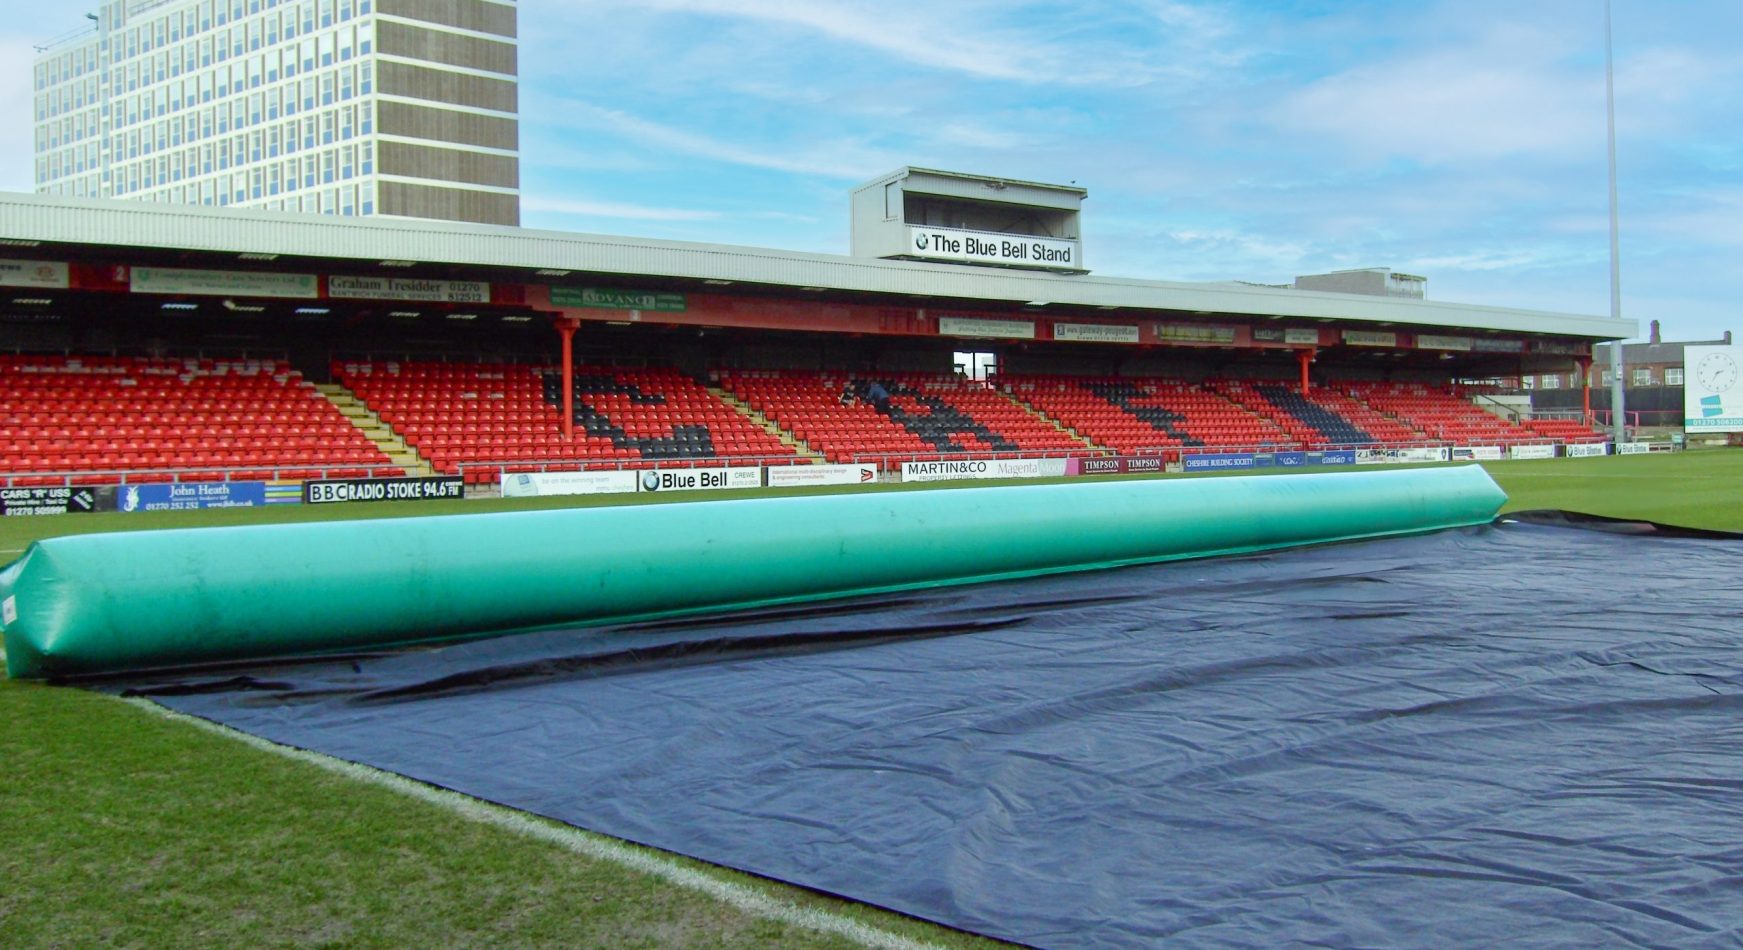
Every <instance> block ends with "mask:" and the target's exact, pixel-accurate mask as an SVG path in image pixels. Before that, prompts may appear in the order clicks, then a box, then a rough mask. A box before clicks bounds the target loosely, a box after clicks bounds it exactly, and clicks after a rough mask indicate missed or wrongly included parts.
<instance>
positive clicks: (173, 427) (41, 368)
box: [0, 356, 403, 486]
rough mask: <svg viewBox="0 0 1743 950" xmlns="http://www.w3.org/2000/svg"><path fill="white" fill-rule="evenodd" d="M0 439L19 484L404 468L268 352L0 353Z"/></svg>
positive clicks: (0, 463) (6, 469) (11, 479)
mask: <svg viewBox="0 0 1743 950" xmlns="http://www.w3.org/2000/svg"><path fill="white" fill-rule="evenodd" d="M0 437H3V438H4V440H5V442H6V443H7V446H8V447H7V449H6V451H5V453H4V454H3V455H0V479H4V480H5V481H6V483H7V484H11V485H15V486H32V485H59V484H66V483H69V482H70V483H71V484H78V485H105V484H118V483H120V482H122V481H124V480H125V481H128V482H172V481H183V482H193V481H221V480H225V479H269V478H286V479H294V478H316V477H321V476H330V477H361V476H366V475H379V476H386V475H398V474H403V470H401V469H399V468H397V467H395V466H393V465H392V464H391V463H390V461H389V459H388V458H387V456H386V455H384V454H383V453H382V452H381V450H380V449H379V448H378V447H377V446H376V445H375V443H373V442H371V441H370V440H369V439H368V438H367V437H366V436H365V435H364V434H363V433H362V432H361V431H359V430H358V429H357V428H356V427H355V426H353V425H351V423H350V422H348V421H347V420H346V419H345V417H344V416H343V415H342V414H341V413H340V412H339V411H338V409H337V408H335V407H334V406H333V404H332V403H330V402H328V401H327V400H326V399H325V398H323V397H322V396H321V394H320V393H319V392H317V391H316V390H315V388H314V387H313V386H311V385H310V384H309V383H307V382H305V381H304V380H303V378H302V375H301V374H300V373H298V372H297V371H296V370H294V369H291V368H290V366H289V365H288V364H287V363H284V362H282V361H278V360H270V359H265V360H256V359H240V358H239V359H233V360H221V359H216V360H215V359H152V358H145V357H129V356H0ZM20 473H28V474H20Z"/></svg>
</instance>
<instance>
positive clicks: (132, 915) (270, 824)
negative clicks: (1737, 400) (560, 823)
mask: <svg viewBox="0 0 1743 950" xmlns="http://www.w3.org/2000/svg"><path fill="white" fill-rule="evenodd" d="M1485 468H1487V469H1488V470H1489V471H1490V472H1491V473H1492V474H1493V475H1494V476H1495V479H1496V481H1498V482H1499V483H1500V484H1501V486H1502V487H1503V488H1504V489H1506V491H1507V493H1508V495H1509V498H1510V501H1509V503H1508V505H1507V509H1508V510H1521V509H1530V508H1564V509H1568V510H1572V511H1580V512H1586V513H1591V514H1601V515H1609V516H1613V517H1622V518H1637V519H1644V520H1651V521H1658V522H1663V523H1667V524H1676V525H1684V526H1690V527H1704V528H1717V529H1723V530H1731V531H1743V451H1726V450H1711V451H1700V452H1688V453H1679V454H1674V455H1667V454H1655V455H1639V456H1621V457H1609V458H1595V459H1558V460H1545V461H1541V462H1498V463H1488V464H1486V465H1485ZM1194 477H1208V476H1194ZM1280 477H1287V476H1286V475H1285V476H1280ZM890 490H903V489H902V488H900V487H895V488H892V489H890ZM697 497H703V496H696V495H692V496H690V498H692V499H694V498H697ZM713 497H720V496H713ZM632 498H633V496H632ZM682 500H684V496H657V497H655V498H653V499H647V498H634V503H656V504H657V503H673V502H681V501H682ZM624 501H625V499H611V498H599V497H594V498H572V499H526V500H516V499H503V500H492V501H473V502H424V503H381V504H372V505H352V506H333V507H331V508H319V507H313V508H304V507H301V506H286V507H283V508H271V509H230V510H221V511H196V512H154V513H149V514H132V515H126V514H104V515H77V516H74V515H68V516H63V517H57V518H12V519H3V520H0V562H4V561H8V560H11V559H12V558H14V557H17V556H18V555H19V554H20V553H22V551H23V549H24V548H25V546H26V545H27V544H28V543H29V542H30V541H33V540H36V539H38V538H41V537H47V536H50V535H58V534H67V533H75V532H80V533H82V532H90V531H109V530H150V529H154V528H169V527H188V526H198V525H218V524H243V523H262V522H268V521H307V520H318V519H327V518H355V517H403V516H413V515H427V514H439V513H446V512H451V511H452V512H483V511H497V510H510V509H529V508H548V507H568V506H574V505H584V504H605V503H623V502H624ZM0 717H3V718H4V721H5V723H6V727H5V728H4V729H3V730H0V763H3V764H4V770H5V771H4V776H5V777H4V783H5V791H4V793H3V794H0V827H4V828H6V829H7V831H8V833H9V837H10V839H11V840H10V841H9V842H8V846H7V847H6V848H4V849H0V880H4V881H5V882H6V885H5V886H4V887H0V933H4V934H6V937H5V942H6V943H7V945H9V946H18V947H26V946H88V945H97V944H101V945H111V946H146V947H159V946H189V947H197V946H213V947H216V946H224V947H230V946H273V945H289V944H295V945H313V946H364V947H367V946H406V945H423V946H433V947H442V946H460V945H467V946H473V945H478V944H506V945H517V946H524V945H562V946H574V947H685V946H694V947H704V946H706V947H829V946H851V945H853V944H851V943H850V942H849V941H848V940H846V939H845V938H842V937H837V936H832V935H827V934H821V933H818V932H817V931H814V930H809V929H804V928H801V927H798V926H795V925H791V924H787V923H782V922H780V921H776V920H770V919H766V918H763V917H758V916H756V915H753V914H748V913H745V912H743V911H740V910H738V909H735V908H733V907H730V906H727V905H725V904H722V903H719V902H717V901H715V900H713V899H711V898H709V897H706V896H703V895H702V894H700V893H697V892H695V891H690V890H685V889H681V888H677V887H674V886H672V885H670V884H668V883H666V882H664V881H662V880H660V879H658V878H655V877H652V876H649V875H646V874H642V873H639V872H634V871H630V870H627V869H625V868H624V867H622V866H620V865H618V864H614V863H609V862H605V861H600V860H596V859H593V858H589V857H585V856H582V855H578V854H575V853H574V852H572V851H569V850H566V849H564V848H561V847H558V846H557V845H554V844H550V843H547V842H543V841H538V840H532V839H529V838H527V837H526V836H524V835H521V834H517V833H515V832H512V831H508V830H504V829H502V828H498V827H494V826H490V825H484V824H479V823H475V822H472V821H468V820H464V819H460V818H457V817H456V816H454V815H453V814H452V813H450V812H448V811H445V810H443V809H441V808H439V807H438V806H436V805H433V804H429V803H426V802H422V801H417V800H413V799H409V798H407V797H405V796H403V795H400V794H398V793H395V792H392V791H389V790H386V789H383V788H379V787H376V786H373V785H368V784H362V783H359V782H356V781H353V780H351V779H347V778H344V777H341V776H338V775H334V774H331V773H329V772H326V771H323V770H321V769H318V768H315V767H313V766H310V765H306V764H302V763H299V762H295V761H291V760H287V759H284V758H281V757H278V756H275V755H272V754H270V753H267V752H263V751H260V750H258V749H254V748H251V747H248V746H245V745H243V744H241V743H238V742H236V741H233V740H231V739H227V738H223V737H220V736H217V735H213V734H211V733H208V732H205V731H201V730H197V729H192V728H189V727H187V726H185V725H183V724H180V723H176V722H172V721H169V720H166V719H162V718H159V717H156V716H153V715H150V714H148V713H145V712H143V711H141V710H139V709H136V708H134V707H132V706H129V705H127V704H125V703H123V702H120V701H117V700H113V699H110V698H108V697H104V696H98V695H95V694H91V693H86V692H83V691H80V690H75V689H64V688H56V687H46V686H41V685H36V684H30V683H16V682H10V681H8V682H4V683H0ZM673 860H675V861H678V862H680V863H682V864H684V865H686V866H688V867H691V868H694V869H697V870H701V871H703V872H704V873H708V874H711V875H716V876H718V877H720V878H723V879H728V880H733V881H737V882H739V883H742V884H746V885H749V886H751V887H755V888H759V889H761V890H763V891H765V892H767V893H769V894H771V895H774V896H775V897H776V898H777V899H779V900H786V901H791V902H793V903H796V904H799V905H801V906H807V907H815V908H819V909H824V910H827V911H829V912H832V913H838V914H843V915H847V916H849V917H852V918H856V919H858V920H861V921H863V922H866V923H868V924H871V925H872V926H875V927H878V928H880V929H883V930H886V931H890V932H893V933H896V934H900V935H905V936H907V937H909V938H912V939H916V940H920V941H925V942H931V943H938V944H942V945H945V946H950V947H974V946H991V945H993V944H992V942H991V941H985V940H981V939H979V938H975V937H972V936H968V935H964V934H960V933H955V932H952V931H948V930H945V929H943V928H938V927H934V926H931V925H928V924H924V923H920V922H917V921H912V920H909V919H907V918H903V917H900V916H898V915H894V914H888V913H885V912H882V911H878V910H875V909H872V908H867V907H863V906H860V905H855V904H852V903H850V902H845V901H839V900H835V899H832V898H828V897H825V896H821V895H816V894H811V893H809V892H805V891H802V890H798V889H795V888H787V887H782V886H780V885H776V884H772V883H768V882H763V881H759V880H757V879H754V878H750V877H748V876H746V875H739V874H735V873H733V872H728V871H722V870H719V869H710V868H706V867H705V866H703V865H700V864H697V863H696V862H688V861H684V860H683V859H673Z"/></svg>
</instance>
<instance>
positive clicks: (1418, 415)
mask: <svg viewBox="0 0 1743 950" xmlns="http://www.w3.org/2000/svg"><path fill="white" fill-rule="evenodd" d="M1339 388H1340V389H1341V391H1342V392H1344V393H1345V394H1346V395H1349V396H1351V397H1352V398H1355V399H1357V400H1360V401H1362V402H1365V403H1367V404H1368V405H1370V406H1373V407H1374V408H1375V409H1378V410H1379V411H1381V412H1383V413H1386V414H1388V415H1391V416H1393V417H1395V418H1397V419H1399V420H1401V421H1403V422H1404V423H1405V424H1406V425H1409V426H1411V427H1413V428H1415V429H1417V430H1418V431H1420V432H1422V433H1423V434H1424V435H1426V436H1427V437H1428V438H1430V439H1433V440H1436V441H1446V442H1456V443H1459V444H1461V445H1517V444H1520V443H1523V442H1541V441H1544V440H1545V437H1544V436H1543V435H1541V434H1539V433H1537V432H1534V431H1532V430H1530V429H1527V428H1524V427H1523V426H1518V425H1515V424H1513V423H1511V422H1508V421H1507V420H1505V419H1502V418H1500V417H1499V416H1496V415H1495V414H1493V413H1491V412H1488V411H1487V410H1484V409H1481V408H1478V407H1477V406H1476V405H1475V404H1473V403H1472V402H1471V401H1470V400H1469V399H1467V398H1465V397H1464V396H1463V395H1462V394H1460V393H1458V392H1456V391H1454V390H1452V389H1449V388H1443V387H1439V386H1430V385H1426V384H1423V383H1398V382H1390V383H1381V382H1373V381H1356V382H1345V383H1342V384H1339ZM1587 431H1588V433H1589V431H1590V430H1587Z"/></svg>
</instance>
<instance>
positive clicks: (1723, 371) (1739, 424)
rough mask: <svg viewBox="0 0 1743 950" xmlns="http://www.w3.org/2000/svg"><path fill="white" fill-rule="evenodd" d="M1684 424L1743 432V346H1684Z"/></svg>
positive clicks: (1698, 428) (1696, 429)
mask: <svg viewBox="0 0 1743 950" xmlns="http://www.w3.org/2000/svg"><path fill="white" fill-rule="evenodd" d="M1682 354H1683V375H1682V381H1683V382H1682V393H1683V396H1682V400H1683V413H1682V414H1683V422H1682V425H1683V428H1684V429H1685V430H1687V431H1689V432H1743V346H1740V345H1732V346H1686V347H1683V351H1682Z"/></svg>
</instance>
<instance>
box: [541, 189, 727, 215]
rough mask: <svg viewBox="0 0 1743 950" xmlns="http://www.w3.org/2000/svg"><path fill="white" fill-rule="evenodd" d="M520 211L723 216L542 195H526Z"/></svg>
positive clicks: (572, 213)
mask: <svg viewBox="0 0 1743 950" xmlns="http://www.w3.org/2000/svg"><path fill="white" fill-rule="evenodd" d="M521 210H523V211H528V212H534V213H544V214H560V215H577V216H585V217H590V218H619V219H624V220H631V221H711V220H713V219H715V218H718V217H720V212H718V211H704V210H700V209H695V208H658V207H650V206H648V205H637V204H626V203H623V202H618V201H592V200H588V199H586V198H552V197H545V196H542V195H534V196H528V197H523V198H522V199H521Z"/></svg>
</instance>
